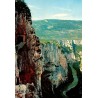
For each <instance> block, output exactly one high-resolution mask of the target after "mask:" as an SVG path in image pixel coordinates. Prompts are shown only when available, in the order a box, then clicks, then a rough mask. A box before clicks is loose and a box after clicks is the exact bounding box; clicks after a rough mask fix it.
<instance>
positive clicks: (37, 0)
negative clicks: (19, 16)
mask: <svg viewBox="0 0 98 98" xmlns="http://www.w3.org/2000/svg"><path fill="white" fill-rule="evenodd" d="M24 1H25V2H26V3H27V5H28V6H29V8H30V9H31V14H32V20H42V19H63V20H82V0H24Z"/></svg>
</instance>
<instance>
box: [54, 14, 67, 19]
mask: <svg viewBox="0 0 98 98" xmlns="http://www.w3.org/2000/svg"><path fill="white" fill-rule="evenodd" d="M66 16H68V14H66V13H60V14H55V15H53V16H52V17H53V18H62V17H66Z"/></svg>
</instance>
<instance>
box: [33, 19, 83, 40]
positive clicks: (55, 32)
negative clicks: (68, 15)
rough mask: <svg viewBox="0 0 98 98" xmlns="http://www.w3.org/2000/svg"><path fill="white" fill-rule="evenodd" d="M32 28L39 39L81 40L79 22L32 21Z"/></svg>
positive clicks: (80, 25) (80, 24) (80, 23)
mask: <svg viewBox="0 0 98 98" xmlns="http://www.w3.org/2000/svg"><path fill="white" fill-rule="evenodd" d="M33 27H34V28H35V31H36V33H37V35H38V36H39V37H40V39H53V40H55V39H58V40H60V39H81V38H82V21H81V20H57V19H45V20H36V21H33Z"/></svg>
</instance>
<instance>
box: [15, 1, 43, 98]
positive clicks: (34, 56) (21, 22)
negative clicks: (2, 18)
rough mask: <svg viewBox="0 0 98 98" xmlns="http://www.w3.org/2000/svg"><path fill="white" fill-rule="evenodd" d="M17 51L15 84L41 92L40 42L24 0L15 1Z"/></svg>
mask: <svg viewBox="0 0 98 98" xmlns="http://www.w3.org/2000/svg"><path fill="white" fill-rule="evenodd" d="M15 50H16V58H15V60H16V61H15V70H16V72H15V74H16V75H15V78H16V79H15V80H16V81H15V84H16V85H20V84H24V85H27V84H28V83H29V85H31V87H33V88H34V89H32V90H31V92H39V91H40V90H41V87H39V85H40V84H38V83H39V82H40V83H41V79H40V77H41V73H42V65H41V63H40V57H41V49H40V41H39V38H38V37H37V36H36V34H35V31H34V28H33V27H32V21H31V13H30V9H29V8H28V6H27V5H26V3H25V2H24V1H23V0H16V1H15ZM27 89H29V90H30V88H27ZM28 93H29V92H28ZM28 93H26V94H27V96H29V95H28ZM31 96H32V98H33V97H34V96H35V95H34V94H31ZM36 96H37V95H36ZM39 96H40V94H39ZM27 98H29V97H27ZM36 98H38V97H36Z"/></svg>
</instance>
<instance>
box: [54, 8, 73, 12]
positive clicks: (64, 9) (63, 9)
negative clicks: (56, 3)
mask: <svg viewBox="0 0 98 98" xmlns="http://www.w3.org/2000/svg"><path fill="white" fill-rule="evenodd" d="M53 9H56V10H61V11H68V12H70V11H71V9H66V8H63V7H53Z"/></svg>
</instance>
